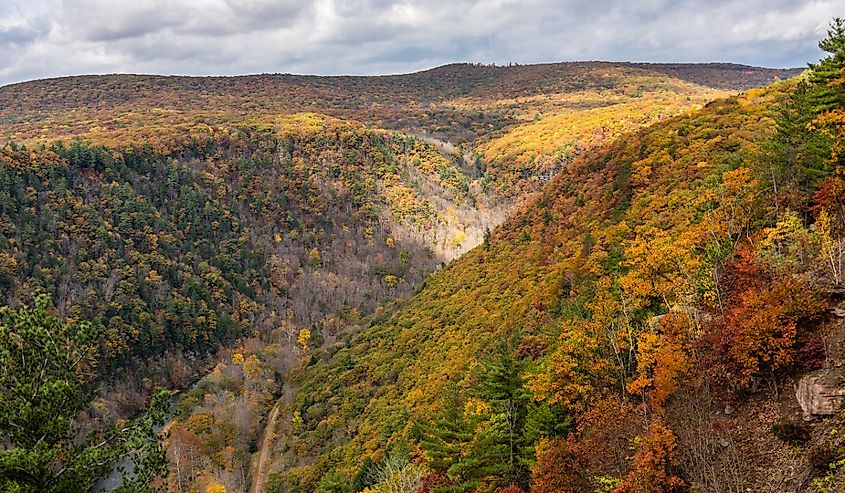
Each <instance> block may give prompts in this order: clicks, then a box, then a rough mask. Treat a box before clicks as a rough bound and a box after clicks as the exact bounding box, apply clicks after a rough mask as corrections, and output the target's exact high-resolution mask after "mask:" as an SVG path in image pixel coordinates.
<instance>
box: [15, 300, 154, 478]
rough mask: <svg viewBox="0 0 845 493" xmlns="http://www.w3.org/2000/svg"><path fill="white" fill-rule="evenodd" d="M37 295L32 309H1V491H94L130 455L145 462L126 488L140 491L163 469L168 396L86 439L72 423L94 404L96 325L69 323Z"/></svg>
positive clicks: (142, 462)
mask: <svg viewBox="0 0 845 493" xmlns="http://www.w3.org/2000/svg"><path fill="white" fill-rule="evenodd" d="M49 309H50V300H49V298H48V297H47V296H46V295H39V296H38V297H37V298H36V300H35V305H34V306H33V307H22V308H19V309H16V310H13V309H9V308H8V307H4V308H2V309H0V368H2V369H1V370H0V388H2V389H3V392H2V393H0V436H2V438H3V440H4V441H5V442H6V443H7V444H8V447H7V448H5V449H4V450H2V451H0V486H2V489H3V490H4V491H13V492H75V491H85V490H87V489H89V488H90V487H91V486H92V485H93V483H94V482H95V481H96V479H97V478H99V477H101V476H103V475H105V474H106V473H107V472H108V471H109V470H110V468H111V467H112V466H113V465H114V464H115V463H116V462H117V461H118V460H119V459H120V458H121V457H123V456H124V455H125V454H127V453H131V454H133V455H136V456H137V457H139V458H140V459H141V460H140V461H139V462H140V463H139V466H138V469H137V470H136V472H135V474H134V475H133V477H132V478H130V479H129V480H128V481H127V485H126V488H130V489H132V491H139V490H141V489H143V488H145V487H146V485H147V484H149V483H150V481H152V479H154V478H155V477H156V476H157V475H159V474H160V473H161V471H162V467H163V465H164V462H163V453H162V452H161V449H160V445H159V442H158V437H157V434H156V432H155V430H156V427H157V426H161V424H162V423H163V418H164V411H165V410H166V408H167V406H168V404H169V396H168V394H166V393H164V394H160V395H158V396H156V398H155V399H154V400H153V402H152V404H151V406H150V410H149V412H148V413H147V414H146V415H144V416H143V417H142V418H140V419H138V420H136V421H134V422H133V423H131V424H130V425H128V426H126V427H123V428H117V427H115V428H113V429H110V430H107V431H105V432H103V434H102V435H99V436H98V435H96V434H94V435H91V436H84V435H80V433H81V431H80V430H78V429H77V428H76V427H75V425H74V420H75V418H76V416H77V414H78V413H79V412H80V411H82V410H83V409H85V408H86V407H87V406H89V405H90V403H91V400H92V398H93V396H92V394H91V392H90V388H89V386H88V384H89V383H90V382H91V379H92V375H93V374H92V369H93V365H94V363H95V361H96V359H95V351H96V345H95V342H94V340H95V334H94V332H93V330H92V325H91V324H90V323H86V322H82V323H79V324H77V325H68V324H65V323H62V322H61V321H59V319H58V318H57V317H56V316H55V315H53V314H51V313H50V311H49Z"/></svg>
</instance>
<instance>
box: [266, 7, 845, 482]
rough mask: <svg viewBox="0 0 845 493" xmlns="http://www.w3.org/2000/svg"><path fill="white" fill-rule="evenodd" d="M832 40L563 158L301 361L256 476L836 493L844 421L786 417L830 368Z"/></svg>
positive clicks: (834, 326)
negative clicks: (355, 325) (383, 312)
mask: <svg viewBox="0 0 845 493" xmlns="http://www.w3.org/2000/svg"><path fill="white" fill-rule="evenodd" d="M843 27H845V26H843V24H842V23H841V21H837V22H836V23H834V25H833V27H832V29H831V31H830V32H829V35H828V37H827V38H826V39H825V40H824V41H822V43H821V44H820V46H821V47H822V49H824V50H825V51H827V52H828V53H829V56H828V57H827V58H825V59H824V60H822V61H821V62H820V63H819V64H818V65H814V66H813V67H812V70H811V72H810V73H809V75H808V76H807V77H805V78H802V79H800V80H792V81H789V82H785V83H779V84H775V85H772V86H769V87H767V88H764V89H759V90H751V91H748V92H745V93H743V94H740V95H738V96H735V97H730V98H726V99H722V100H718V101H715V102H712V103H709V104H707V105H706V106H705V107H704V108H702V109H700V110H697V111H691V112H689V113H688V114H685V115H681V116H676V117H673V118H670V119H668V120H665V121H663V122H660V123H657V124H655V125H652V126H650V127H648V128H645V129H643V130H640V131H637V132H634V133H629V134H626V135H624V136H623V137H621V138H618V139H616V140H615V141H613V142H612V143H610V144H608V145H604V146H602V147H601V148H598V149H593V150H592V151H590V152H587V153H586V154H584V155H583V156H581V157H579V158H576V159H574V160H573V161H572V162H571V163H570V164H569V165H568V166H566V167H565V169H564V170H563V171H562V172H561V173H560V174H558V175H557V176H556V177H555V178H554V179H553V180H552V181H551V182H550V183H549V184H548V185H547V186H546V187H544V189H543V192H542V194H541V195H540V196H539V197H536V198H534V199H533V200H532V201H531V202H530V203H529V204H527V205H526V206H525V207H524V208H522V209H520V210H519V211H517V212H516V213H515V214H513V216H512V217H511V218H510V219H509V220H508V221H507V222H506V223H505V224H503V225H502V226H501V227H499V228H497V229H496V230H495V231H494V232H493V234H492V235H491V236H490V237H489V238H488V239H487V240H486V241H485V242H484V244H483V245H482V246H480V247H478V248H476V249H475V250H473V251H471V252H469V253H468V254H466V255H465V256H464V257H462V258H461V259H459V260H458V261H456V262H454V263H452V264H451V265H450V266H449V267H448V268H447V269H445V270H443V271H441V272H439V273H437V274H435V275H434V276H432V277H431V278H429V279H428V280H427V281H426V283H425V285H424V287H423V289H422V290H421V292H420V293H419V294H418V295H417V296H415V297H414V298H413V299H412V300H411V301H410V302H409V303H408V304H407V306H405V307H404V308H402V309H401V310H400V311H399V312H398V313H397V314H396V315H394V316H393V317H391V319H390V320H388V321H384V322H381V323H377V324H374V325H373V326H371V327H370V328H368V329H366V330H364V331H362V332H361V333H360V334H358V335H357V336H355V337H353V338H352V339H351V341H350V342H349V343H348V344H346V345H343V346H341V345H339V346H335V347H332V348H328V349H326V350H324V351H319V352H314V353H313V354H311V357H310V360H309V362H308V366H307V367H306V368H305V369H304V370H303V371H302V372H301V373H300V374H299V375H298V376H297V380H296V382H297V385H298V392H297V394H296V396H295V398H294V399H293V400H292V402H291V404H290V406H289V411H288V412H289V418H288V419H289V422H290V426H289V427H287V428H283V429H280V430H281V431H283V432H284V436H283V437H282V438H280V439H279V441H278V446H277V454H278V458H277V459H276V463H275V468H276V470H277V471H279V472H278V474H277V475H276V476H275V481H276V482H275V483H274V484H276V485H278V486H279V487H281V488H282V490H284V491H323V492H329V491H362V490H363V491H378V492H381V491H422V492H428V491H499V492H505V491H507V492H518V491H528V490H529V489H530V491H532V492H570V491H572V492H576V491H585V492H586V491H608V492H610V491H612V492H619V493H621V492H635V491H636V492H669V491H687V490H691V491H820V492H828V491H839V490H840V489H841V487H842V485H843V484H845V481H844V480H843V474H845V468H843V467H842V460H841V457H842V455H841V454H842V452H843V449H845V443H843V442H842V440H841V437H840V435H841V431H842V420H843V415H842V414H841V412H839V413H837V414H834V415H833V416H832V417H830V418H829V419H827V420H824V421H820V422H819V421H817V422H815V423H812V424H805V423H804V422H803V421H802V420H801V418H800V408H799V407H798V402H797V401H796V400H795V394H794V390H793V384H794V383H796V382H797V379H798V378H799V377H801V376H802V375H804V374H805V373H807V372H808V371H811V370H815V369H818V368H821V367H833V366H836V365H837V364H839V363H838V362H840V361H841V359H840V358H841V356H842V354H841V353H842V349H841V344H842V337H843V335H844V334H845V325H843V322H842V320H841V317H842V313H843V312H842V310H841V309H840V308H838V307H837V303H839V302H840V300H841V296H842V283H843V278H842V266H843V261H845V258H844V257H845V229H844V228H845V202H844V201H843V199H845V175H843V164H845V161H843V154H842V149H843V147H842V146H843V142H845V141H843V137H845V136H843V126H842V123H843V121H845V120H843V116H845V106H843V105H845V91H844V90H843V87H845V85H844V84H845V79H843V74H844V73H845V29H843ZM304 458H307V459H304ZM399 485H403V486H399ZM408 485H413V486H408ZM270 491H274V490H272V489H271V490H270Z"/></svg>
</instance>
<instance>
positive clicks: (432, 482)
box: [416, 471, 449, 493]
mask: <svg viewBox="0 0 845 493" xmlns="http://www.w3.org/2000/svg"><path fill="white" fill-rule="evenodd" d="M447 484H449V478H448V477H446V475H445V474H443V473H442V472H438V471H433V472H430V473H428V474H426V475H425V477H423V480H422V486H420V487H419V489H417V491H416V493H432V492H433V491H434V490H435V489H436V488H439V487H441V486H445V485H447Z"/></svg>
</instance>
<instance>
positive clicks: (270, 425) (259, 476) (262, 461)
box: [249, 397, 285, 493]
mask: <svg viewBox="0 0 845 493" xmlns="http://www.w3.org/2000/svg"><path fill="white" fill-rule="evenodd" d="M284 402H285V398H284V397H282V398H280V399H279V400H277V401H276V404H275V405H274V406H273V409H271V410H270V414H269V415H268V416H267V424H266V425H264V432H263V433H262V437H261V446H260V447H259V449H258V460H257V461H255V463H254V464H253V471H254V473H253V475H252V487H251V488H250V489H249V491H250V493H262V492H263V491H264V490H263V488H264V482H265V480H266V479H267V458H268V457H267V456H268V455H269V453H270V444H271V443H272V442H273V431H274V430H275V429H276V419H277V418H278V417H279V410H280V409H281V407H282V404H283V403H284Z"/></svg>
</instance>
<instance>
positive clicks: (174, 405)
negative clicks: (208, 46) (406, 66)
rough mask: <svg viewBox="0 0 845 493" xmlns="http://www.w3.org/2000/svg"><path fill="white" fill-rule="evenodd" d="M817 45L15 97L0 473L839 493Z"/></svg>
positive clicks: (49, 481)
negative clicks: (782, 60) (777, 64)
mask: <svg viewBox="0 0 845 493" xmlns="http://www.w3.org/2000/svg"><path fill="white" fill-rule="evenodd" d="M819 47H820V48H821V49H822V50H823V51H824V53H825V57H824V58H823V59H821V60H820V61H818V62H817V63H813V64H810V65H809V67H808V68H807V69H806V70H804V69H796V70H781V69H762V68H756V67H748V66H743V65H733V64H646V63H612V62H567V63H557V64H539V65H515V66H506V67H503V66H492V65H473V64H454V65H447V66H443V67H439V68H435V69H432V70H428V71H423V72H418V73H413V74H406V75H395V76H371V77H370V76H368V77H321V76H299V75H290V74H264V75H255V76H238V77H164V76H142V75H137V76H136V75H104V76H77V77H64V78H55V79H44V80H38V81H32V82H24V83H18V84H12V85H7V86H3V87H0V144H2V147H0V232H2V235H0V306H2V308H0V490H2V491H9V492H15V493H29V492H33V493H35V492H56V493H59V492H77V491H108V492H111V491H121V492H130V491H137V492H145V491H168V492H178V493H226V492H229V493H232V492H243V493H247V492H249V493H278V492H290V493H300V492H301V493H305V492H318V493H359V492H366V493H445V492H476V493H519V492H524V493H528V492H532V493H554V492H561V493H578V492H585V493H586V492H605V493H669V492H690V493H693V492H736V493H739V492H746V491H772V492H774V491H783V492H791V491H795V492H799V491H800V492H817V493H828V492H837V491H842V489H843V488H845V438H843V436H845V435H843V433H845V410H843V409H842V406H841V403H842V402H843V398H845V386H843V384H842V381H845V370H842V368H843V366H842V365H843V362H845V278H843V265H845V22H843V21H842V20H840V19H836V20H834V21H833V22H832V23H831V24H830V28H829V30H828V32H827V35H826V37H825V38H824V39H822V40H821V41H820V43H819Z"/></svg>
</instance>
